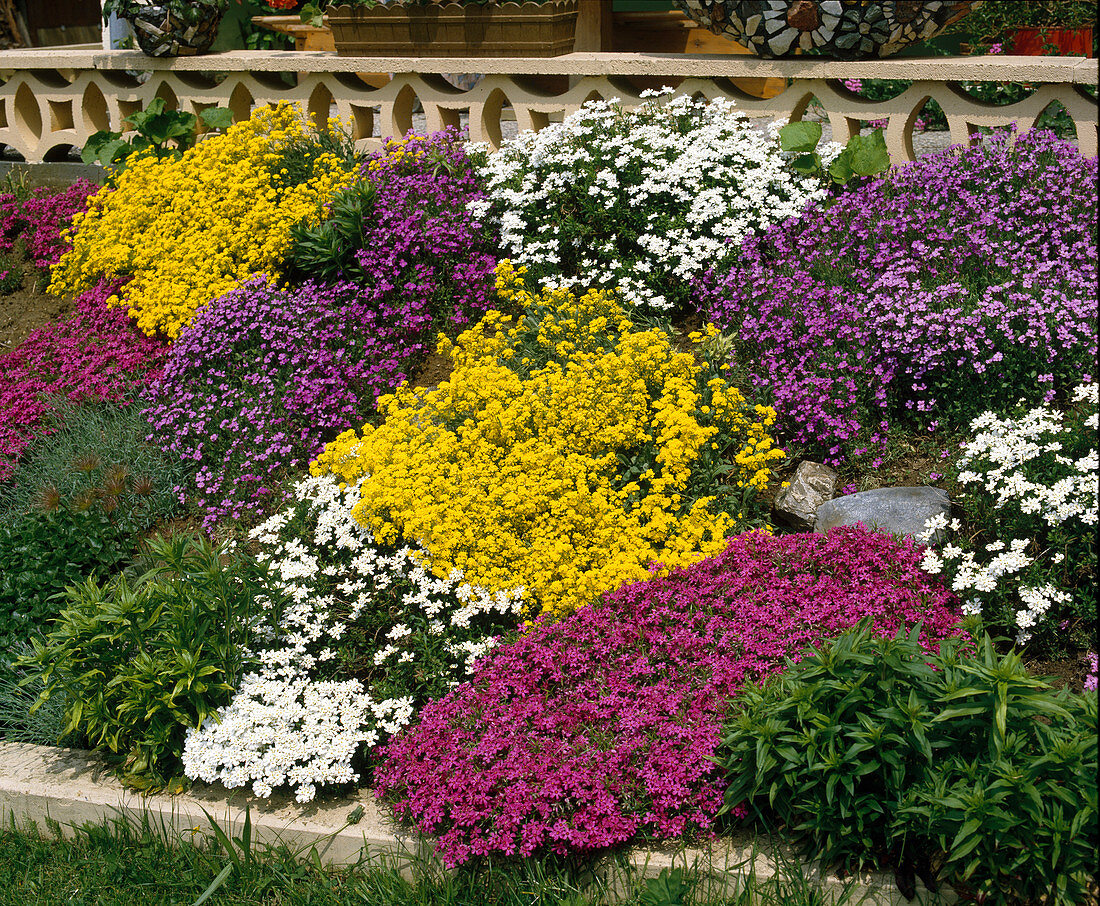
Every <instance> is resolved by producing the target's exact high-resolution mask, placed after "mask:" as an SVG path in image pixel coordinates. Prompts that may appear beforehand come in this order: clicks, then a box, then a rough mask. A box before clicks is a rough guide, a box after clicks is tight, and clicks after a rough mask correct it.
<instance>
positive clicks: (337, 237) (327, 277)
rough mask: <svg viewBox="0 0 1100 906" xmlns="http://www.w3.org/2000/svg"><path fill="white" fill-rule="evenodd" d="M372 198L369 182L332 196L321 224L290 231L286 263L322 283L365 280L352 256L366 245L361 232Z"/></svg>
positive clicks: (298, 226) (374, 189)
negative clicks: (289, 251)
mask: <svg viewBox="0 0 1100 906" xmlns="http://www.w3.org/2000/svg"><path fill="white" fill-rule="evenodd" d="M376 194H377V186H376V184H375V183H374V182H373V181H371V180H369V179H358V180H356V181H355V182H354V183H352V184H351V185H350V186H348V187H347V188H346V189H342V190H340V191H339V192H337V193H336V194H335V195H334V196H333V198H332V201H331V202H330V203H329V213H328V217H327V218H326V219H325V220H322V221H321V222H320V223H318V224H316V225H313V226H310V225H308V224H305V223H299V224H295V226H293V227H292V228H291V231H290V235H291V249H292V251H291V254H290V259H291V261H292V263H293V267H294V269H295V271H296V272H297V273H299V274H300V275H303V276H304V275H307V274H308V275H309V276H311V277H314V278H316V279H319V280H323V281H326V282H329V281H336V280H339V279H341V278H346V279H352V280H366V279H368V275H366V274H364V273H363V272H362V268H361V267H360V266H359V263H358V262H357V261H356V260H355V253H356V252H357V251H358V250H359V249H361V248H363V246H364V244H365V242H366V238H365V234H364V230H365V229H366V228H367V226H368V224H369V223H370V215H371V212H372V211H373V210H374V198H375V195H376Z"/></svg>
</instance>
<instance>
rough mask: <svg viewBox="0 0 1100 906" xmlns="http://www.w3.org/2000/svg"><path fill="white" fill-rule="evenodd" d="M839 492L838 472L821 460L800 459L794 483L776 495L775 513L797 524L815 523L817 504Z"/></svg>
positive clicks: (809, 526)
mask: <svg viewBox="0 0 1100 906" xmlns="http://www.w3.org/2000/svg"><path fill="white" fill-rule="evenodd" d="M835 493H836V472H835V471H833V470H832V469H830V468H829V467H828V466H825V465H822V464H821V463H819V462H800V463H799V464H798V468H797V469H795V470H794V477H793V478H792V479H791V483H790V486H789V487H787V488H784V489H783V490H782V491H780V492H779V495H778V496H777V497H776V498H775V514H776V516H778V517H779V518H780V519H782V520H783V521H784V522H786V523H788V524H789V525H793V526H794V527H795V528H798V529H801V530H803V531H807V530H809V529H812V528H813V527H814V514H815V513H816V512H817V508H818V507H819V506H821V504H823V503H825V502H826V501H827V500H832V499H833V494H835Z"/></svg>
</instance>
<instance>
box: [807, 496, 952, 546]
mask: <svg viewBox="0 0 1100 906" xmlns="http://www.w3.org/2000/svg"><path fill="white" fill-rule="evenodd" d="M940 514H943V515H944V516H947V517H948V518H950V516H951V501H950V500H949V499H948V497H947V493H946V492H945V491H941V490H940V489H939V488H932V487H923V488H879V489H878V490H876V491H863V492H862V493H861V494H848V495H847V496H845V497H838V498H837V499H836V500H830V501H828V502H827V503H823V504H822V505H821V506H819V507H818V508H817V518H816V519H815V520H814V531H815V532H827V531H828V530H829V529H831V528H836V527H837V526H838V525H856V524H860V523H862V524H863V525H864V526H865V527H867V528H869V529H871V530H873V531H881V532H890V533H891V534H895V535H908V536H909V537H910V538H915V537H916V536H917V535H919V534H920V533H921V532H923V531H924V524H925V522H926V521H927V520H929V519H931V518H932V517H933V516H938V515H940ZM942 535H943V533H942V532H938V533H937V534H936V535H934V536H933V537H932V541H933V543H936V544H938V543H940V542H941V541H942V540H943V537H942Z"/></svg>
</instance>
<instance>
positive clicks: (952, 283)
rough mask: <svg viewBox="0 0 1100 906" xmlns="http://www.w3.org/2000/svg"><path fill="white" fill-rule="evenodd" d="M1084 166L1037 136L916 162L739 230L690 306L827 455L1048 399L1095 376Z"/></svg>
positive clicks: (1091, 248) (789, 434)
mask: <svg viewBox="0 0 1100 906" xmlns="http://www.w3.org/2000/svg"><path fill="white" fill-rule="evenodd" d="M1096 176H1097V160H1096V158H1091V159H1085V158H1083V157H1082V156H1081V154H1080V152H1079V151H1078V150H1077V149H1076V148H1075V147H1074V146H1073V145H1070V144H1069V143H1067V142H1064V141H1062V140H1060V139H1058V138H1057V137H1056V136H1055V135H1054V134H1053V133H1050V132H1042V131H1035V130H1033V131H1031V132H1027V133H1025V134H1022V135H1019V136H1016V135H1015V134H1014V133H1002V134H999V135H996V136H994V137H993V138H992V139H991V140H989V141H987V142H985V143H983V144H982V145H979V146H975V147H972V148H967V149H959V148H955V149H949V150H948V151H946V152H943V153H941V154H936V155H930V156H928V157H924V158H921V159H920V160H919V161H917V162H916V163H913V164H911V165H909V166H906V167H902V168H899V169H896V170H893V171H891V172H890V173H889V174H888V175H886V176H885V177H883V178H880V179H877V180H874V181H872V182H871V183H869V184H867V185H865V186H863V187H861V188H859V189H857V190H855V191H853V192H851V193H849V194H846V195H842V196H840V197H839V198H837V199H836V200H835V201H834V202H833V203H831V204H828V205H821V204H817V205H813V206H811V207H809V208H807V210H806V211H805V212H804V213H803V214H802V215H801V216H800V217H797V218H794V219H791V220H788V221H786V222H784V223H782V224H779V225H777V226H775V227H772V228H771V229H770V230H768V232H767V233H766V234H765V235H764V236H763V237H760V238H751V239H749V240H748V241H746V243H745V244H744V245H743V246H742V255H741V258H740V259H739V261H738V262H737V264H736V265H735V266H734V267H733V268H732V269H731V270H730V271H729V272H727V273H724V274H714V273H711V274H709V275H708V276H707V277H706V278H705V279H704V280H703V281H702V283H701V284H700V285H699V286H698V287H697V294H696V298H697V303H698V305H699V307H700V308H701V309H702V312H703V314H704V316H705V317H706V318H707V319H709V320H711V321H713V322H714V323H716V324H718V325H719V326H720V327H722V328H723V329H725V330H729V331H733V332H735V333H736V336H737V346H736V354H737V356H738V358H739V359H740V361H741V363H742V364H743V365H744V366H745V367H746V368H747V369H748V371H749V372H750V373H751V379H752V380H753V381H754V383H756V384H757V386H759V387H761V388H766V389H767V392H768V393H770V394H772V396H773V400H774V405H775V408H776V410H777V412H778V414H779V418H780V425H781V427H782V431H783V432H784V433H785V434H786V439H789V440H791V441H794V442H795V443H797V444H800V445H802V446H804V447H805V448H807V451H808V452H812V451H817V452H821V453H823V454H824V455H825V458H826V461H830V462H834V463H835V462H841V461H844V460H846V459H849V458H852V457H854V455H855V450H856V449H857V448H859V447H869V448H872V449H868V450H867V451H866V452H865V453H864V454H863V455H865V456H867V457H873V456H874V454H876V453H879V452H881V450H882V448H883V447H884V445H885V441H886V436H885V435H886V431H887V429H888V428H889V427H890V426H891V425H893V424H901V425H903V426H905V427H907V428H910V429H916V430H927V429H928V428H929V426H930V425H936V424H937V422H938V424H939V425H942V426H944V427H959V426H962V425H965V424H966V423H967V422H968V421H969V419H970V418H972V417H973V416H975V415H977V414H978V412H980V411H984V410H985V409H989V408H996V407H998V406H1011V405H1014V404H1016V403H1017V401H1018V400H1020V399H1021V398H1023V399H1025V400H1027V401H1029V402H1035V403H1038V402H1043V401H1050V400H1051V399H1052V398H1054V397H1055V396H1056V395H1057V394H1058V393H1059V392H1062V391H1064V390H1065V389H1067V388H1069V387H1072V386H1075V385H1076V384H1077V383H1079V382H1080V381H1081V379H1082V378H1083V376H1084V375H1085V374H1093V373H1095V364H1094V363H1095V359H1096V353H1097V343H1096V336H1097V333H1096V331H1097V319H1096V302H1097V298H1096V285H1097V266H1096V234H1095V225H1096V213H1095V212H1096V207H1097V183H1096Z"/></svg>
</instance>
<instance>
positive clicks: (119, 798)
mask: <svg viewBox="0 0 1100 906" xmlns="http://www.w3.org/2000/svg"><path fill="white" fill-rule="evenodd" d="M359 806H361V807H362V809H363V813H362V817H361V818H360V819H359V821H358V822H357V823H355V824H352V825H349V824H348V823H347V820H348V816H349V814H350V813H352V812H353V811H354V810H355V809H356V808H357V807H359ZM246 808H247V810H248V813H249V815H250V817H251V823H252V834H253V839H254V840H255V841H256V842H258V843H270V844H275V843H283V844H286V845H287V846H288V847H290V848H291V849H293V850H302V851H306V852H308V851H309V849H310V848H311V847H314V846H315V847H316V848H317V850H318V853H319V855H320V857H321V860H322V861H323V862H325V863H326V864H329V865H333V866H339V865H350V864H353V863H355V862H357V861H360V859H362V858H364V857H366V858H367V859H375V860H388V861H389V862H390V863H391V864H397V865H400V866H401V868H402V872H403V873H405V874H408V875H411V863H412V862H414V861H416V862H421V863H423V862H424V861H429V860H431V859H432V858H433V856H432V852H433V851H432V847H431V844H430V842H429V841H428V840H426V839H425V838H422V837H420V836H419V835H417V834H415V833H413V832H411V831H408V830H405V829H402V828H400V827H398V826H397V825H396V824H395V823H394V822H393V821H391V820H390V819H389V818H388V817H386V816H385V815H384V814H383V813H382V812H381V810H380V809H379V808H378V806H377V805H376V803H375V801H374V798H373V797H372V796H371V795H370V793H369V791H366V790H364V791H361V792H360V793H359V794H357V795H355V796H350V797H342V798H327V799H324V800H323V801H319V802H318V801H314V802H311V803H308V804H305V805H302V804H299V803H297V802H295V801H294V799H293V798H292V797H291V796H289V795H287V794H282V795H279V794H276V795H275V796H272V798H271V799H267V800H265V799H259V798H257V797H256V796H253V795H251V794H250V793H248V792H247V791H245V790H226V789H224V788H222V787H219V786H212V785H209V784H203V783H196V784H195V785H194V786H192V788H191V789H190V790H188V791H187V792H184V793H179V794H176V795H170V794H167V793H155V794H152V795H148V796H144V795H142V794H140V793H136V792H133V791H131V790H128V789H126V788H125V787H123V786H122V784H121V783H119V781H118V780H117V778H116V777H115V776H114V774H113V773H112V772H111V769H110V766H109V765H108V763H107V761H106V760H105V759H104V758H103V757H101V756H99V755H97V754H96V753H94V752H86V751H80V750H75V749H60V748H52V747H49V746H36V745H29V744H26V743H9V742H0V813H2V814H3V815H5V816H7V817H8V818H9V820H14V822H15V823H16V825H18V826H22V825H24V824H26V823H27V822H34V823H35V824H36V825H38V826H39V827H44V826H45V824H46V822H47V820H50V821H56V822H57V823H58V824H59V825H60V826H61V828H62V831H63V832H71V831H72V829H73V828H75V827H79V826H81V825H84V824H87V823H93V824H99V823H102V822H103V821H105V820H111V819H115V818H119V817H122V818H127V819H130V820H138V821H140V820H141V818H142V817H143V815H147V816H148V817H149V819H150V821H151V823H152V824H153V826H154V827H156V828H160V827H164V828H165V829H166V830H168V831H169V832H174V833H175V835H177V836H178V837H179V839H181V840H184V841H186V840H188V839H189V837H192V836H195V835H197V834H204V833H206V832H207V831H208V830H209V829H210V824H209V820H208V819H207V815H209V816H210V818H212V819H214V820H215V821H217V822H218V824H219V825H220V826H221V828H222V829H223V830H224V831H226V833H227V834H228V835H229V836H230V837H233V836H237V835H239V834H240V832H241V828H242V826H243V823H244V818H245V814H246ZM779 855H780V860H779V861H781V862H785V863H787V864H791V863H792V862H793V861H794V860H797V856H796V855H795V854H794V852H793V850H789V849H788V848H786V847H784V849H783V851H782V852H781V853H780V854H779ZM616 861H618V860H616V859H613V858H611V857H605V858H603V859H601V860H599V861H598V862H597V864H596V866H595V867H594V873H595V874H596V876H598V877H600V878H601V880H602V881H603V882H604V883H605V884H607V886H608V888H609V889H610V890H612V891H614V892H615V893H616V894H618V895H620V896H622V897H623V898H625V897H627V896H629V894H630V892H631V891H630V886H629V882H628V881H627V880H626V879H625V878H624V875H623V873H622V871H620V870H617V868H616ZM626 862H627V864H628V866H630V867H631V868H632V869H633V872H632V873H633V875H634V877H635V878H645V877H656V876H657V875H658V874H659V873H660V871H661V870H662V869H663V868H667V867H675V866H686V867H689V868H692V869H694V870H695V871H696V872H697V873H699V874H700V875H701V876H704V877H705V878H706V882H704V883H706V884H707V885H708V887H709V889H710V890H711V891H712V892H714V893H721V892H723V891H724V892H727V893H728V894H731V895H732V894H734V893H735V892H736V891H737V890H739V889H740V888H741V887H742V885H743V883H744V879H745V877H746V876H747V875H748V873H749V872H750V870H751V871H752V872H753V873H754V875H755V878H756V880H757V881H758V882H763V881H766V880H768V879H769V878H771V877H774V876H775V875H776V874H777V872H779V870H780V867H779V864H777V860H776V858H774V857H773V856H772V855H769V854H768V847H765V846H764V845H762V844H756V845H754V843H753V841H751V840H748V839H746V840H738V841H729V840H719V841H715V842H714V843H712V844H710V845H709V846H704V847H691V848H684V847H678V848H671V847H635V848H633V849H631V850H630V851H629V853H628V855H627V859H626ZM802 873H803V875H804V876H805V877H806V878H808V879H811V880H812V881H813V882H815V883H817V884H818V885H820V887H821V888H822V889H823V891H824V892H825V893H826V895H827V896H828V897H829V899H830V901H831V902H836V901H837V900H838V898H839V897H840V896H841V894H842V892H843V890H844V889H845V885H846V884H849V885H852V886H851V890H850V893H849V899H848V900H846V901H845V902H847V903H849V904H852V906H855V904H860V906H906V904H908V903H909V901H907V900H906V899H905V898H904V897H903V896H902V895H901V893H900V892H899V891H898V889H897V886H896V885H895V883H894V881H893V878H892V877H890V876H888V875H884V874H872V873H865V874H862V875H860V876H859V877H858V878H854V879H848V880H847V881H842V880H840V879H838V878H835V877H831V876H825V875H822V873H821V872H820V871H819V870H818V869H817V868H816V867H812V866H809V865H807V864H805V863H803V867H802ZM917 891H918V892H917V898H916V899H915V900H913V901H912V903H916V904H921V906H925V904H928V906H930V904H933V903H944V904H951V903H954V902H956V901H957V898H956V897H955V896H954V894H952V893H951V892H949V891H948V890H947V889H946V888H944V889H943V890H942V895H941V896H939V897H937V896H936V895H934V894H931V893H929V892H928V891H927V890H926V889H925V887H924V886H923V885H922V884H920V882H919V881H918V882H917Z"/></svg>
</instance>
